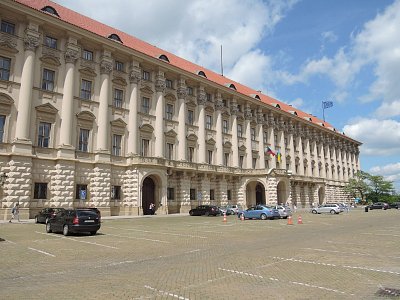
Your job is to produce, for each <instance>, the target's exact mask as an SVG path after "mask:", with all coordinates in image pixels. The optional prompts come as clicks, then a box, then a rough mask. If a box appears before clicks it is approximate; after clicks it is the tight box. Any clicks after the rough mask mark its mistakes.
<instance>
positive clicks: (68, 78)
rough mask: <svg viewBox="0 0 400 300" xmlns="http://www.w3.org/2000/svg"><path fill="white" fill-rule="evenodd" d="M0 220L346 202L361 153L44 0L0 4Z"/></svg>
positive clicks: (344, 140)
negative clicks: (53, 213) (49, 212)
mask: <svg viewBox="0 0 400 300" xmlns="http://www.w3.org/2000/svg"><path fill="white" fill-rule="evenodd" d="M0 21H1V31H0V139H1V143H0V172H1V174H2V179H3V180H2V186H1V195H0V201H1V210H0V213H1V214H2V219H6V218H7V217H8V216H9V213H10V210H11V207H13V206H14V205H15V204H16V203H17V202H18V203H20V206H21V214H22V217H25V218H27V217H30V218H32V217H33V216H34V214H35V213H36V212H37V211H38V210H40V209H42V208H44V207H86V206H96V207H98V208H100V209H101V211H102V213H103V215H142V214H148V213H149V211H148V208H149V205H150V203H154V204H155V206H156V212H157V213H158V214H172V213H185V212H188V211H189V209H190V208H192V207H194V206H197V205H198V204H214V205H224V204H240V205H242V206H243V207H248V206H251V205H255V204H259V203H263V204H276V203H286V204H288V205H294V204H295V205H297V207H299V208H308V207H310V206H311V205H313V204H318V203H323V202H333V201H335V202H339V201H340V202H342V201H347V200H348V198H347V197H348V196H347V195H346V194H345V192H344V191H343V186H344V185H345V184H346V182H347V181H348V179H349V178H351V177H352V176H353V175H354V174H355V173H356V172H357V171H358V170H360V164H359V146H360V145H361V143H360V142H358V141H355V140H353V139H351V138H349V137H347V136H345V135H344V134H343V133H340V132H338V131H337V130H335V128H333V127H332V125H330V124H329V123H327V122H324V121H322V120H320V119H318V118H317V117H315V116H312V115H309V114H307V113H304V112H302V111H300V110H297V109H296V108H294V107H292V106H290V105H287V104H285V103H283V102H280V101H278V100H275V99H273V98H271V97H269V96H267V95H264V94H262V93H261V92H260V91H256V90H253V89H251V88H249V87H247V86H244V85H242V84H240V83H237V82H234V81H232V80H230V79H229V78H226V77H224V76H221V75H219V74H217V73H215V72H212V71H210V70H207V69H204V68H203V67H200V66H198V65H196V64H194V63H191V62H189V61H186V60H184V59H182V58H180V57H177V56H175V55H174V54H172V53H168V52H166V51H164V50H162V49H159V48H157V47H155V46H152V45H150V44H148V43H146V42H144V41H141V40H139V39H137V38H135V37H132V36H129V35H128V34H126V33H124V32H121V31H119V30H117V29H114V28H112V27H109V26H107V25H104V24H101V23H99V22H97V21H95V20H92V19H90V18H88V17H85V16H83V15H81V14H79V13H76V12H74V11H71V10H69V9H67V8H65V7H63V6H60V5H58V4H56V3H53V2H51V1H48V0H16V1H13V0H2V1H1V3H0Z"/></svg>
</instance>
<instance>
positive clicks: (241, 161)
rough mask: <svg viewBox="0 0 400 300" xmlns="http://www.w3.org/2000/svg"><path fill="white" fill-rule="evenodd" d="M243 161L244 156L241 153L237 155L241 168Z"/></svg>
mask: <svg viewBox="0 0 400 300" xmlns="http://www.w3.org/2000/svg"><path fill="white" fill-rule="evenodd" d="M243 161H244V156H243V155H240V156H239V167H240V168H243Z"/></svg>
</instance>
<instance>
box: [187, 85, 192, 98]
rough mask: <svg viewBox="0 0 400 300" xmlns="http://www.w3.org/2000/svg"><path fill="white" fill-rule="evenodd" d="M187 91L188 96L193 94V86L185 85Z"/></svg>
mask: <svg viewBox="0 0 400 300" xmlns="http://www.w3.org/2000/svg"><path fill="white" fill-rule="evenodd" d="M187 92H188V95H189V96H193V88H192V87H191V86H188V87H187Z"/></svg>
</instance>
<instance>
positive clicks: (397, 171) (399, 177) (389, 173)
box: [369, 162, 400, 191]
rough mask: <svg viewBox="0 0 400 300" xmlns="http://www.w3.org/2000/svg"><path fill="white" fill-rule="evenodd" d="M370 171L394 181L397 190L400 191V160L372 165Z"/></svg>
mask: <svg viewBox="0 0 400 300" xmlns="http://www.w3.org/2000/svg"><path fill="white" fill-rule="evenodd" d="M369 172H370V173H371V174H374V175H381V176H383V177H384V178H385V180H388V181H393V183H394V185H395V188H396V190H398V191H400V162H397V163H393V164H388V165H385V166H376V167H372V168H371V169H370V170H369Z"/></svg>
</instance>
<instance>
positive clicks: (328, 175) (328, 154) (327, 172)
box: [324, 143, 332, 179]
mask: <svg viewBox="0 0 400 300" xmlns="http://www.w3.org/2000/svg"><path fill="white" fill-rule="evenodd" d="M324 147H325V149H326V156H325V158H326V159H325V167H326V164H327V165H328V168H327V169H325V171H326V179H332V171H331V166H332V163H331V158H330V157H331V154H330V147H329V143H327V144H325V145H324Z"/></svg>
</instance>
